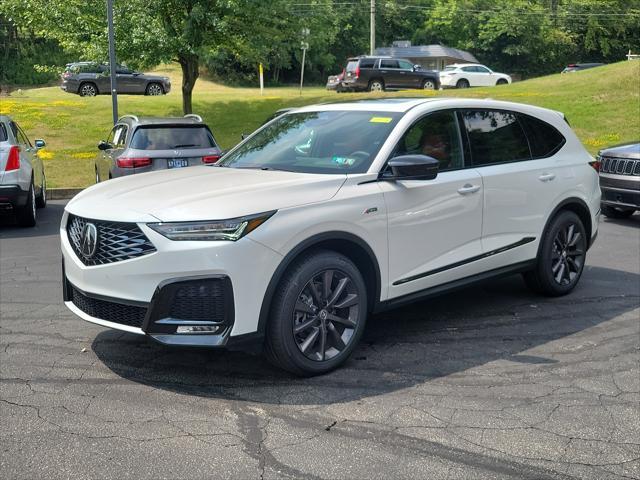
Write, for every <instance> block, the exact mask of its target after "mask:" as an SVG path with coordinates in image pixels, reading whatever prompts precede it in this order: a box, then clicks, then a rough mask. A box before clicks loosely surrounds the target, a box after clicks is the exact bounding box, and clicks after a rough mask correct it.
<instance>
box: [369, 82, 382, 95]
mask: <svg viewBox="0 0 640 480" xmlns="http://www.w3.org/2000/svg"><path fill="white" fill-rule="evenodd" d="M368 90H369V91H370V92H384V82H383V81H382V80H377V79H376V80H371V81H370V82H369V87H368Z"/></svg>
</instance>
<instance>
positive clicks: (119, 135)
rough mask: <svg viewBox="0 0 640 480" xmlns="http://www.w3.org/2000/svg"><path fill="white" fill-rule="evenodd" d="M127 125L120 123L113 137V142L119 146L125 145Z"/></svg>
mask: <svg viewBox="0 0 640 480" xmlns="http://www.w3.org/2000/svg"><path fill="white" fill-rule="evenodd" d="M127 130H128V129H127V126H126V125H118V126H117V127H116V132H115V135H114V138H113V143H114V145H115V146H117V147H123V146H124V142H125V140H126V138H127Z"/></svg>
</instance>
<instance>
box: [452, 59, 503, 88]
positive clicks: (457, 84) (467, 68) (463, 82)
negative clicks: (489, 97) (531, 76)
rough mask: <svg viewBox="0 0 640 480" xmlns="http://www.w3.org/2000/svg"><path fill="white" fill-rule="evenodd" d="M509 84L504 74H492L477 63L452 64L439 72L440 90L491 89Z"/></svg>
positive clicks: (488, 69)
mask: <svg viewBox="0 0 640 480" xmlns="http://www.w3.org/2000/svg"><path fill="white" fill-rule="evenodd" d="M509 83H511V77H510V76H509V75H507V74H506V73H498V72H494V71H492V70H491V69H490V68H488V67H485V66H484V65H480V64H477V63H463V64H457V63H454V64H453V65H447V66H446V67H444V70H442V71H441V72H440V84H441V86H442V88H469V87H492V86H494V85H507V84H509Z"/></svg>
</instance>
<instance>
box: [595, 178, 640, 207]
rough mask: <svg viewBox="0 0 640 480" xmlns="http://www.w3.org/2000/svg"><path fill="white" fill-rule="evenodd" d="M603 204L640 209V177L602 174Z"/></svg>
mask: <svg viewBox="0 0 640 480" xmlns="http://www.w3.org/2000/svg"><path fill="white" fill-rule="evenodd" d="M600 189H601V190H602V204H603V205H608V206H611V207H621V208H636V209H640V176H628V175H614V174H603V173H601V174H600Z"/></svg>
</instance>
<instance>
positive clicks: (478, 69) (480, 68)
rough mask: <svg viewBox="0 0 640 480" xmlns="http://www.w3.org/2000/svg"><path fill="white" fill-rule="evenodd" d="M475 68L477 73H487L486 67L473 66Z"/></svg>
mask: <svg viewBox="0 0 640 480" xmlns="http://www.w3.org/2000/svg"><path fill="white" fill-rule="evenodd" d="M475 68H476V72H478V73H489V70H488V69H487V68H485V67H480V66H478V67H475Z"/></svg>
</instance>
